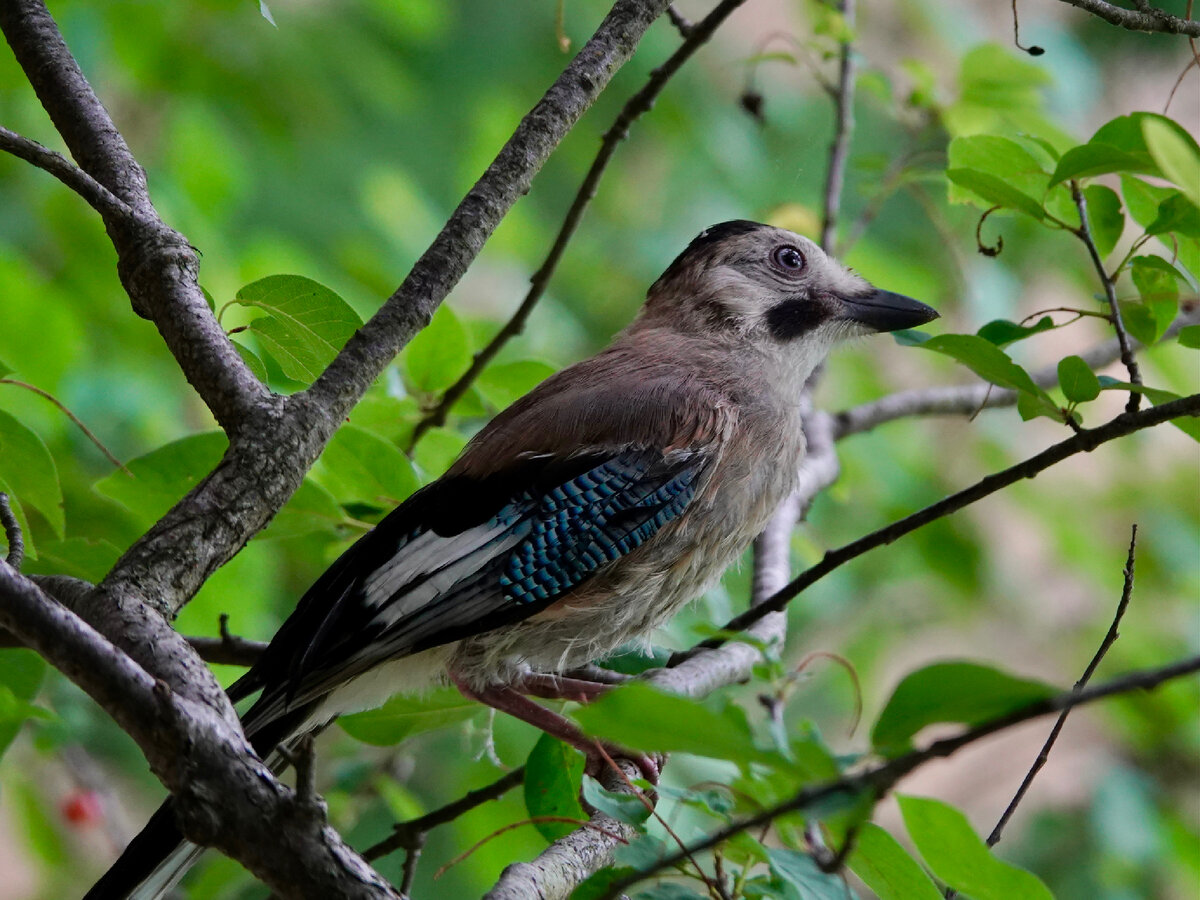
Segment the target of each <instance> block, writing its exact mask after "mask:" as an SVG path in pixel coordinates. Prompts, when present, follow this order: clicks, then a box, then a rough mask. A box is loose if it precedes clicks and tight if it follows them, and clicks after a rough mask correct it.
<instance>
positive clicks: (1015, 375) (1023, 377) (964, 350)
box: [920, 334, 1058, 416]
mask: <svg viewBox="0 0 1200 900" xmlns="http://www.w3.org/2000/svg"><path fill="white" fill-rule="evenodd" d="M920 346H921V347H923V348H925V349H926V350H933V351H935V352H937V353H941V354H944V355H946V356H949V357H951V358H953V359H956V360H958V361H959V362H960V363H962V364H963V365H965V366H966V367H967V368H969V369H970V370H971V371H972V372H974V373H975V374H976V375H978V376H979V377H980V378H983V379H984V380H985V381H990V382H991V383H992V384H995V385H999V386H1000V387H1004V388H1010V389H1012V390H1015V391H1020V392H1022V393H1024V394H1028V395H1029V397H1030V400H1031V401H1032V402H1033V403H1034V405H1035V406H1036V407H1037V408H1038V409H1039V410H1043V411H1045V413H1046V414H1048V415H1053V416H1057V415H1058V407H1056V406H1055V405H1054V402H1053V401H1052V400H1051V399H1050V396H1049V395H1048V394H1047V393H1046V392H1045V391H1044V390H1042V389H1041V388H1040V387H1038V386H1037V384H1035V383H1034V381H1033V379H1032V378H1031V377H1030V375H1029V373H1028V372H1026V371H1025V370H1024V369H1022V368H1021V367H1020V366H1018V365H1017V364H1016V363H1015V362H1013V361H1012V359H1011V358H1010V357H1009V356H1008V354H1007V353H1005V352H1004V351H1003V350H1001V349H1000V348H999V347H997V346H996V345H995V344H993V343H992V342H991V341H989V340H987V339H985V338H982V337H979V336H978V335H973V334H939V335H936V336H934V337H931V338H930V339H929V340H927V341H925V342H924V343H923V344H921V345H920Z"/></svg>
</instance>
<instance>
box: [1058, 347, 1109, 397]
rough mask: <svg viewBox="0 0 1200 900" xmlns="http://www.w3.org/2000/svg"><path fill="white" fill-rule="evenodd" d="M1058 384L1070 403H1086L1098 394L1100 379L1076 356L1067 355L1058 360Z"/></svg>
mask: <svg viewBox="0 0 1200 900" xmlns="http://www.w3.org/2000/svg"><path fill="white" fill-rule="evenodd" d="M1058 386H1059V387H1061V388H1062V392H1063V394H1064V395H1065V396H1066V398H1067V399H1068V400H1070V401H1071V402H1072V403H1086V402H1087V401H1089V400H1095V399H1096V398H1097V397H1099V396H1100V380H1099V379H1098V378H1097V377H1096V373H1095V372H1093V371H1092V369H1091V367H1090V366H1089V365H1088V364H1087V363H1086V362H1084V361H1083V359H1082V358H1081V357H1078V356H1068V357H1066V358H1065V359H1063V360H1060V361H1059V363H1058Z"/></svg>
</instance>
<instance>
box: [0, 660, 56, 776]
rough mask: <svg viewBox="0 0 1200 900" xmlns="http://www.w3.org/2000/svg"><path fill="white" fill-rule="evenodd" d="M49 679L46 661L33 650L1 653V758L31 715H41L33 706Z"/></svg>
mask: <svg viewBox="0 0 1200 900" xmlns="http://www.w3.org/2000/svg"><path fill="white" fill-rule="evenodd" d="M45 677H46V661H45V660H44V659H42V658H41V657H40V656H39V655H38V654H37V653H35V652H34V651H33V650H27V649H25V648H12V649H6V650H0V692H3V693H4V699H3V700H2V701H0V756H2V755H3V754H4V751H5V750H7V749H8V747H9V745H10V744H11V743H12V742H13V740H14V739H15V738H16V736H17V732H18V731H20V730H21V725H22V724H23V723H24V722H25V720H26V719H28V718H29V717H30V716H31V715H41V714H42V713H40V712H39V711H35V710H36V708H35V707H33V706H31V703H32V700H33V698H34V697H36V696H37V692H38V690H39V689H40V688H41V686H42V681H43V680H44V679H45Z"/></svg>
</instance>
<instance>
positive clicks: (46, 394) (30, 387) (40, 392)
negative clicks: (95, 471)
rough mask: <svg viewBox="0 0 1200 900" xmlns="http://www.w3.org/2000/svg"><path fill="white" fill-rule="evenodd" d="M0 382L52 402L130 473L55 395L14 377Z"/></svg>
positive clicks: (110, 459) (107, 454) (109, 459)
mask: <svg viewBox="0 0 1200 900" xmlns="http://www.w3.org/2000/svg"><path fill="white" fill-rule="evenodd" d="M0 384H11V385H13V386H14V387H20V388H25V390H27V391H32V392H33V393H35V394H37V395H38V396H39V397H42V398H43V399H45V400H48V401H50V402H51V403H53V404H54V405H55V406H56V407H57V408H58V410H59V412H61V413H62V414H63V415H64V416H66V417H67V418H68V419H70V420H71V421H72V422H73V423H74V424H75V427H77V428H78V429H79V430H80V431H82V432H83V435H84V437H86V438H87V439H88V440H89V441H91V442H92V443H93V444H95V445H96V449H97V450H99V451H100V452H101V453H103V454H104V458H105V459H107V460H108V461H109V462H110V463H112V464H113V465H114V466H116V467H117V468H118V469H120V470H121V471H122V472H124V473H125V474H126V475H130V474H132V473H131V472H130V471H129V470H128V469H127V468H125V464H124V463H123V462H121V461H120V460H119V459H117V458H116V457H115V456H113V454H112V453H111V452H110V451H109V449H108V448H107V447H105V446H104V443H103V442H102V441H101V440H100V438H98V437H96V435H95V433H94V432H93V431H92V430H91V429H90V428H88V427H87V426H86V425H84V424H83V421H82V420H81V419H80V418H79V417H78V416H77V415H75V413H73V412H71V410H69V409H68V408H67V407H66V405H65V404H63V403H62V401H60V400H59V399H58V398H57V397H55V396H54V395H53V394H51V393H50V392H49V391H44V390H42V389H41V388H40V387H38V386H37V385H34V384H28V383H26V382H24V381H17V379H15V378H0Z"/></svg>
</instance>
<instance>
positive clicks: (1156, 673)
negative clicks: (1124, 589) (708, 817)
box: [598, 656, 1200, 900]
mask: <svg viewBox="0 0 1200 900" xmlns="http://www.w3.org/2000/svg"><path fill="white" fill-rule="evenodd" d="M1196 672H1200V656H1194V657H1191V658H1190V659H1184V660H1181V661H1179V662H1177V663H1172V664H1171V665H1167V666H1161V667H1159V668H1156V669H1143V670H1141V671H1137V672H1132V673H1130V674H1128V675H1125V676H1123V677H1121V678H1114V679H1113V680H1112V681H1109V682H1107V683H1105V684H1102V685H1099V686H1097V687H1094V688H1087V689H1084V690H1082V691H1074V690H1072V691H1066V692H1064V693H1061V694H1057V695H1055V696H1053V697H1049V698H1047V699H1045V700H1038V701H1036V702H1034V703H1030V704H1028V705H1027V706H1023V707H1021V708H1020V709H1016V710H1013V711H1012V712H1009V713H1006V714H1004V715H1002V716H997V717H996V718H994V719H991V720H989V721H987V722H983V723H981V724H979V725H975V726H973V727H971V728H968V729H966V730H965V731H963V732H962V733H961V734H959V735H956V736H955V737H949V738H943V739H941V740H938V741H934V742H933V743H932V744H930V745H929V746H928V747H926V748H924V749H923V750H914V751H912V752H910V753H906V754H904V755H903V756H899V757H896V758H895V759H892V760H890V761H888V762H885V763H881V764H879V765H876V766H872V767H871V768H869V769H866V770H865V771H862V772H859V773H858V774H856V775H846V776H843V777H841V778H838V779H837V780H835V781H828V782H824V783H822V784H816V785H811V786H809V787H806V788H804V789H803V790H801V791H800V792H799V793H797V794H796V795H795V796H794V797H792V798H790V799H789V800H787V801H785V802H783V803H780V804H778V805H777V806H773V807H770V808H768V809H765V810H763V811H762V812H759V813H756V814H755V815H753V816H750V817H749V818H746V819H743V820H742V821H740V822H735V823H733V824H731V825H728V826H725V827H724V828H720V829H718V830H717V831H714V832H713V833H712V834H709V835H707V836H706V837H704V838H703V839H702V840H699V841H697V842H696V843H694V844H691V845H689V846H688V847H687V849H686V853H687V854H692V855H694V854H696V853H702V852H703V851H705V850H710V849H712V848H713V847H715V846H717V845H718V844H720V843H722V842H724V841H727V840H729V838H731V837H733V836H734V835H737V834H740V833H741V832H743V831H749V830H750V829H752V828H757V827H759V826H762V825H767V824H769V823H770V822H773V821H774V820H775V819H777V818H779V817H780V816H783V815H786V814H787V813H793V812H798V811H799V810H803V809H808V808H810V807H812V806H815V805H816V804H818V803H821V802H822V801H826V800H829V799H831V798H833V797H839V796H840V797H846V798H848V799H852V798H854V797H857V796H859V795H862V794H864V793H870V794H871V795H872V796H873V797H874V798H876V799H878V798H880V797H883V796H884V795H885V794H887V793H888V792H889V791H891V790H892V788H893V787H894V786H895V785H896V784H897V783H898V782H899V781H900V780H901V779H902V778H904V777H905V776H906V775H908V774H909V773H911V772H913V771H914V770H916V769H918V768H920V767H921V766H923V765H924V764H925V763H927V762H930V761H931V760H934V759H940V758H944V757H947V756H950V755H951V754H953V753H956V752H957V751H959V750H961V749H962V748H963V747H966V746H967V745H968V744H973V743H975V742H977V741H979V740H982V739H983V738H985V737H989V736H991V735H993V734H996V733H997V732H999V731H1004V730H1005V729H1007V728H1012V727H1013V726H1014V725H1019V724H1021V723H1022V722H1027V721H1029V720H1030V719H1036V718H1040V717H1041V716H1045V715H1049V714H1051V713H1055V712H1060V711H1064V710H1068V709H1073V708H1075V707H1076V706H1082V705H1084V704H1085V703H1094V702H1095V701H1097V700H1102V699H1104V698H1106V697H1113V696H1117V695H1119V694H1127V693H1130V692H1132V691H1139V690H1150V689H1152V688H1156V687H1158V686H1159V685H1160V684H1163V683H1164V682H1167V681H1171V680H1173V679H1176V678H1182V677H1184V676H1186V675H1191V674H1193V673H1196ZM686 858H687V857H686V855H685V852H684V851H682V850H681V851H678V852H675V853H671V854H668V855H666V856H664V857H662V858H661V859H659V860H657V861H656V862H655V863H654V864H653V865H652V866H651V867H650V868H647V869H642V870H640V871H638V872H635V873H633V874H631V875H628V876H626V877H624V878H620V879H617V880H615V881H613V882H612V883H611V884H610V885H609V887H608V889H607V891H605V893H604V894H602V895H601V896H600V898H598V900H611V898H614V897H617V896H619V895H620V894H621V892H622V891H624V890H626V889H627V888H629V887H631V886H632V885H634V884H637V883H638V882H639V881H642V880H643V879H645V878H648V877H649V876H651V875H653V874H655V873H656V872H661V871H663V870H664V869H668V868H671V867H672V866H675V865H676V864H678V863H680V862H682V861H683V860H684V859H686Z"/></svg>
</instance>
